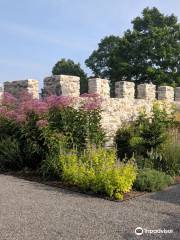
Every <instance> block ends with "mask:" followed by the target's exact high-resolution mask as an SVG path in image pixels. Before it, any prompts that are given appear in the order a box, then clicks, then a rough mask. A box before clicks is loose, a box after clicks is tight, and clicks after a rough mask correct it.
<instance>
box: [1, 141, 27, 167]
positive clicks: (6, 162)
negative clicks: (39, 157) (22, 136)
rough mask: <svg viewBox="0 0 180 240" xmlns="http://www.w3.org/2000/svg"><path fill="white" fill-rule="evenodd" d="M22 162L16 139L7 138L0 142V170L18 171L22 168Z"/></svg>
mask: <svg viewBox="0 0 180 240" xmlns="http://www.w3.org/2000/svg"><path fill="white" fill-rule="evenodd" d="M23 161H24V160H23V156H22V153H21V150H20V146H19V142H18V141H17V140H16V139H13V138H11V137H7V138H5V139H2V140H1V141H0V169H1V170H20V169H22V168H23V165H24V163H23Z"/></svg>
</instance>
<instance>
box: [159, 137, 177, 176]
mask: <svg viewBox="0 0 180 240" xmlns="http://www.w3.org/2000/svg"><path fill="white" fill-rule="evenodd" d="M161 152H162V158H161V161H160V163H161V166H160V167H161V170H162V171H164V172H166V173H167V174H169V175H172V176H174V175H180V145H179V144H175V143H172V142H171V143H168V144H166V145H165V146H164V147H163V149H162V151H161Z"/></svg>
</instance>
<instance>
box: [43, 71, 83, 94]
mask: <svg viewBox="0 0 180 240" xmlns="http://www.w3.org/2000/svg"><path fill="white" fill-rule="evenodd" d="M44 91H45V95H58V96H60V95H62V96H74V97H79V95H80V78H79V77H76V76H69V75H54V76H51V77H46V78H45V79H44Z"/></svg>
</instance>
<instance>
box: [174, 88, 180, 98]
mask: <svg viewBox="0 0 180 240" xmlns="http://www.w3.org/2000/svg"><path fill="white" fill-rule="evenodd" d="M175 101H180V87H176V89H175Z"/></svg>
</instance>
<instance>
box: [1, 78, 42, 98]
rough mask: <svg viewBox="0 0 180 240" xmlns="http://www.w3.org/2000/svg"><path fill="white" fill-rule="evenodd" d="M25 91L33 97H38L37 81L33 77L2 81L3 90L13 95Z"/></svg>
mask: <svg viewBox="0 0 180 240" xmlns="http://www.w3.org/2000/svg"><path fill="white" fill-rule="evenodd" d="M23 91H27V92H29V93H31V94H32V96H33V98H39V86H38V81H37V80H35V79H27V80H19V81H13V82H5V83H4V92H9V93H11V94H12V95H14V96H18V95H19V93H21V92H23Z"/></svg>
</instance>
